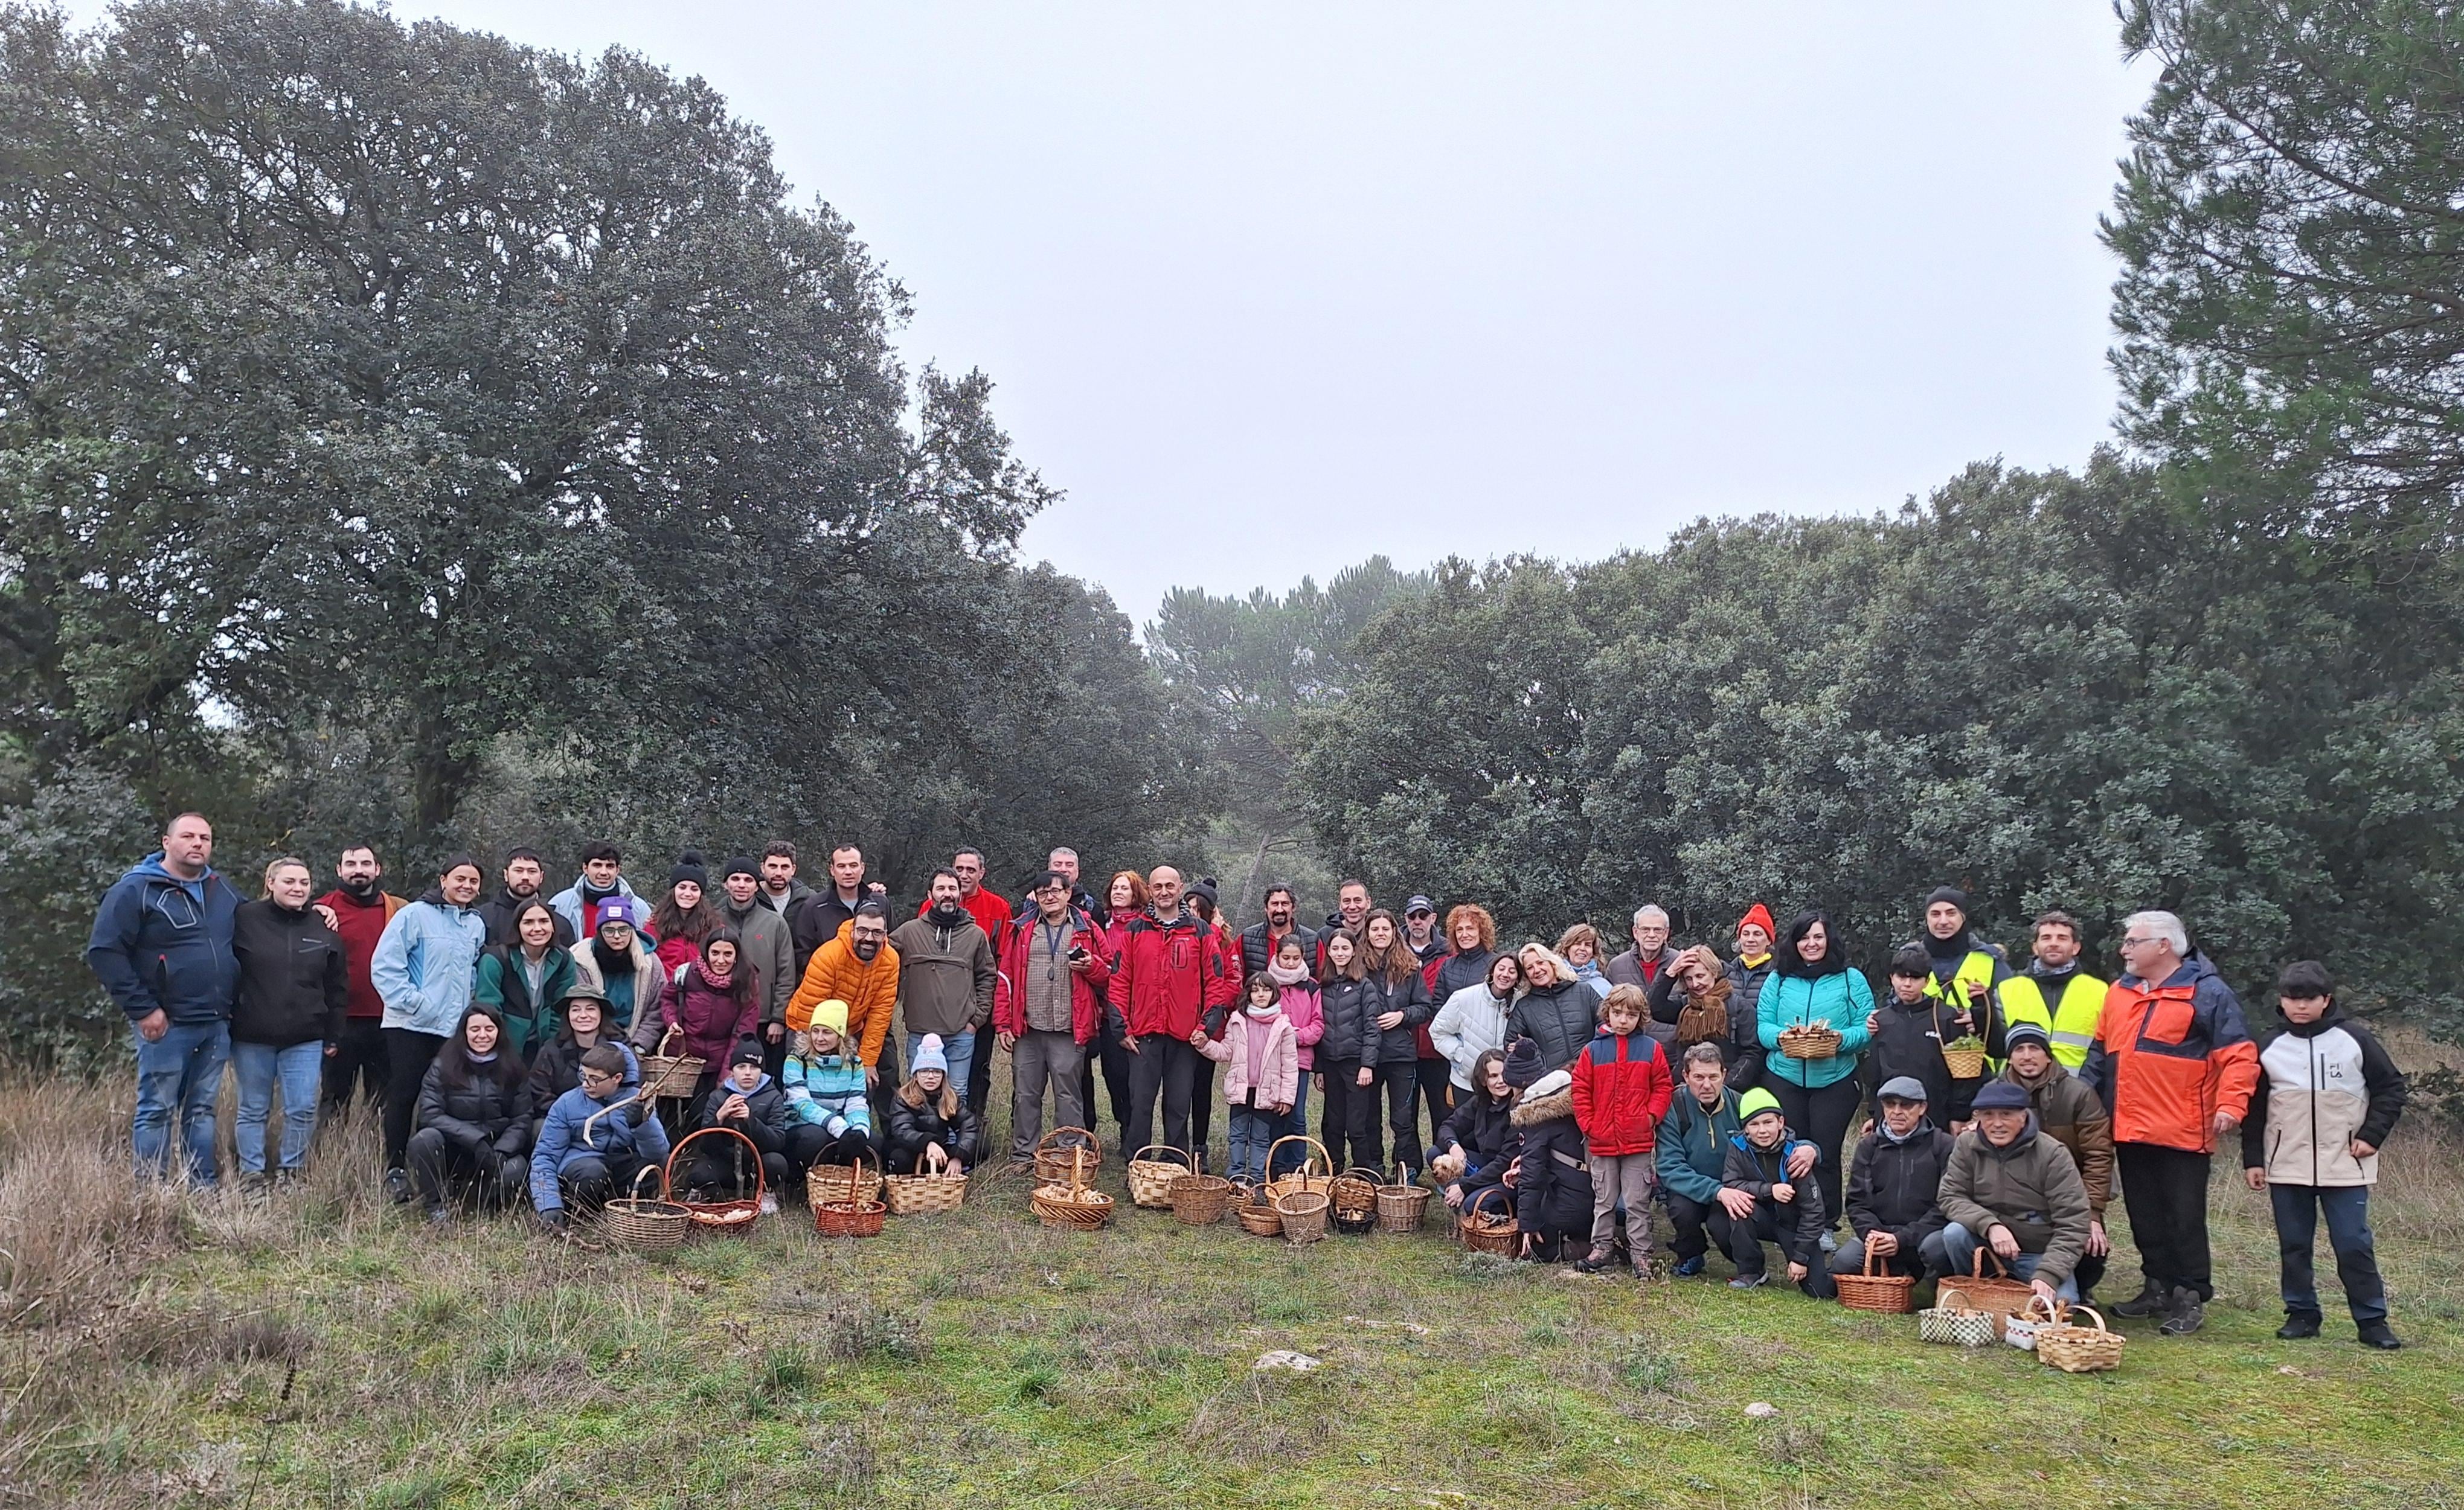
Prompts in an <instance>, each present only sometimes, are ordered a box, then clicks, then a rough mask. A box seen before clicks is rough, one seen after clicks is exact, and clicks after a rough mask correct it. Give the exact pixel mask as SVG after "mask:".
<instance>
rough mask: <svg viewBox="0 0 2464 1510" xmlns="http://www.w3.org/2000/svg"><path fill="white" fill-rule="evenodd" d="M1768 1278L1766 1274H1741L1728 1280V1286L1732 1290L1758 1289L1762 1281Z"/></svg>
mask: <svg viewBox="0 0 2464 1510" xmlns="http://www.w3.org/2000/svg"><path fill="white" fill-rule="evenodd" d="M1770 1278H1771V1276H1770V1275H1767V1274H1741V1275H1738V1276H1737V1277H1736V1278H1735V1279H1733V1280H1729V1281H1728V1288H1729V1289H1732V1290H1758V1289H1761V1288H1762V1286H1763V1281H1764V1280H1768V1279H1770Z"/></svg>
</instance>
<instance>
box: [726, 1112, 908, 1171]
mask: <svg viewBox="0 0 2464 1510" xmlns="http://www.w3.org/2000/svg"><path fill="white" fill-rule="evenodd" d="M737 1151H739V1152H741V1151H742V1150H741V1149H738V1150H737ZM858 1158H862V1159H863V1160H864V1161H865V1162H866V1163H867V1164H869V1165H871V1166H872V1169H873V1171H874V1172H875V1173H879V1172H880V1171H881V1146H880V1145H879V1144H877V1143H875V1142H873V1140H872V1134H871V1133H869V1132H867V1131H866V1130H865V1129H864V1128H862V1127H849V1128H848V1129H847V1131H845V1132H842V1133H840V1134H839V1135H838V1136H837V1137H835V1138H833V1137H831V1136H830V1134H829V1129H828V1128H826V1127H815V1126H814V1125H813V1124H811V1123H809V1122H807V1123H803V1124H800V1125H798V1126H796V1127H790V1128H788V1129H787V1177H788V1179H789V1180H790V1181H793V1182H796V1183H799V1184H801V1183H802V1182H803V1171H806V1170H809V1169H811V1168H812V1167H813V1166H814V1165H816V1164H853V1163H854V1162H855V1161H856V1160H857V1159H858Z"/></svg>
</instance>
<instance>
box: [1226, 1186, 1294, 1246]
mask: <svg viewBox="0 0 2464 1510" xmlns="http://www.w3.org/2000/svg"><path fill="white" fill-rule="evenodd" d="M1232 1215H1233V1217H1234V1218H1235V1219H1236V1220H1238V1221H1239V1222H1240V1223H1241V1230H1242V1231H1243V1232H1245V1233H1247V1234H1249V1236H1253V1237H1280V1236H1283V1232H1284V1218H1283V1217H1281V1216H1279V1215H1275V1200H1274V1197H1273V1196H1271V1195H1268V1194H1267V1193H1265V1190H1263V1189H1261V1188H1259V1187H1257V1186H1253V1185H1243V1184H1242V1183H1241V1182H1240V1181H1238V1180H1235V1181H1234V1182H1233V1184H1232Z"/></svg>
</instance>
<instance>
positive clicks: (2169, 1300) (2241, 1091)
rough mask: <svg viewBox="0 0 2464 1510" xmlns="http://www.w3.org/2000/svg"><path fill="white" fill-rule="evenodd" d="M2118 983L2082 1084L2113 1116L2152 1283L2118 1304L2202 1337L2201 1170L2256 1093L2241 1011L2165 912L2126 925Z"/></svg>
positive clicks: (2136, 1237)
mask: <svg viewBox="0 0 2464 1510" xmlns="http://www.w3.org/2000/svg"><path fill="white" fill-rule="evenodd" d="M2122 963H2123V976H2122V978H2121V979H2120V980H2117V981H2115V982H2114V983H2113V985H2112V986H2111V987H2110V988H2108V989H2107V990H2106V992H2105V994H2104V1011H2103V1012H2102V1013H2101V1014H2100V1015H2099V1016H2098V1018H2097V1029H2096V1039H2095V1041H2094V1042H2092V1043H2090V1044H2089V1045H2088V1051H2087V1063H2086V1064H2085V1065H2083V1066H2082V1067H2081V1068H2080V1070H2079V1079H2081V1080H2082V1081H2085V1082H2086V1083H2087V1084H2088V1087H2089V1088H2090V1089H2092V1090H2094V1091H2096V1092H2097V1094H2099V1095H2100V1096H2101V1097H2103V1098H2104V1104H2105V1105H2106V1106H2108V1107H2110V1108H2111V1109H2112V1112H2113V1145H2114V1162H2115V1164H2116V1166H2117V1167H2118V1169H2119V1171H2120V1173H2121V1176H2122V1200H2123V1205H2124V1206H2125V1207H2127V1208H2128V1210H2129V1212H2130V1236H2131V1238H2132V1240H2133V1241H2135V1242H2136V1243H2137V1244H2138V1245H2139V1263H2140V1267H2141V1268H2142V1269H2144V1270H2145V1272H2146V1276H2147V1282H2146V1284H2145V1287H2144V1288H2142V1289H2141V1291H2140V1292H2139V1294H2138V1295H2137V1296H2135V1297H2133V1298H2132V1299H2130V1300H2127V1301H2123V1302H2121V1303H2120V1304H2118V1305H2116V1306H2114V1308H2113V1309H2114V1311H2115V1313H2116V1314H2118V1315H2122V1316H2154V1315H2157V1314H2158V1313H2160V1312H2161V1313H2163V1315H2164V1317H2165V1321H2164V1324H2163V1325H2162V1327H2161V1328H2160V1329H2161V1330H2162V1331H2163V1332H2164V1333H2165V1334H2166V1335H2167V1336H2170V1337H2185V1336H2188V1335H2189V1334H2190V1333H2191V1332H2195V1331H2197V1330H2198V1329H2199V1324H2200V1323H2201V1322H2202V1321H2203V1320H2205V1307H2206V1305H2207V1302H2209V1301H2211V1300H2212V1299H2213V1298H2214V1296H2215V1286H2214V1285H2213V1284H2212V1283H2211V1281H2210V1278H2209V1258H2208V1165H2209V1159H2210V1155H2211V1154H2212V1153H2213V1152H2214V1151H2215V1147H2216V1139H2217V1138H2218V1137H2220V1136H2222V1135H2224V1134H2226V1133H2229V1132H2232V1131H2233V1130H2234V1129H2235V1128H2237V1127H2240V1126H2241V1119H2242V1114H2243V1113H2244V1112H2246V1111H2248V1110H2249V1109H2250V1098H2251V1092H2252V1091H2253V1090H2255V1088H2256V1087H2257V1085H2258V1045H2256V1044H2255V1043H2253V1042H2252V1041H2251V1037H2250V1029H2249V1027H2248V1026H2247V1025H2246V1024H2245V1023H2244V1022H2243V1020H2242V1013H2241V1002H2240V1001H2239V1000H2237V999H2235V997H2234V996H2233V988H2232V987H2230V986H2228V985H2226V984H2225V982H2224V977H2223V976H2221V975H2218V974H2216V972H2215V967H2214V966H2212V965H2211V964H2209V963H2208V960H2207V957H2206V956H2205V955H2203V954H2201V953H2199V952H2197V951H2195V950H2193V949H2191V948H2190V940H2189V932H2188V931H2187V930H2185V929H2184V928H2183V927H2182V920H2181V919H2180V918H2178V917H2175V916H2174V915H2173V914H2172V913H2170V912H2134V913H2132V914H2131V915H2130V916H2129V918H2127V919H2126V920H2124V921H2123V925H2122Z"/></svg>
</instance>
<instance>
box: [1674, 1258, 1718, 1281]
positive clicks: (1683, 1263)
mask: <svg viewBox="0 0 2464 1510" xmlns="http://www.w3.org/2000/svg"><path fill="white" fill-rule="evenodd" d="M1709 1262H1710V1260H1709V1259H1708V1258H1705V1256H1703V1255H1702V1254H1699V1253H1698V1254H1696V1255H1695V1256H1694V1257H1692V1258H1680V1259H1678V1260H1677V1268H1676V1270H1675V1273H1676V1275H1677V1277H1678V1278H1679V1279H1681V1280H1690V1279H1692V1278H1694V1277H1695V1276H1696V1275H1698V1274H1701V1273H1702V1272H1703V1270H1704V1268H1705V1265H1707V1264H1708V1263H1709Z"/></svg>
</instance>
